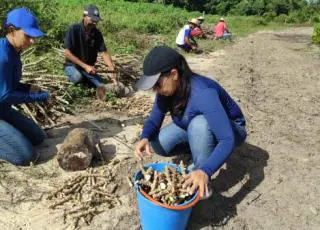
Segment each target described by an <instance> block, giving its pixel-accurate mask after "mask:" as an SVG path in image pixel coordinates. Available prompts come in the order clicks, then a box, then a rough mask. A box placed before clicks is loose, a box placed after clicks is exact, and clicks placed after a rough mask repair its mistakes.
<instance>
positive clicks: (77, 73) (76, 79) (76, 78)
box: [64, 65, 103, 87]
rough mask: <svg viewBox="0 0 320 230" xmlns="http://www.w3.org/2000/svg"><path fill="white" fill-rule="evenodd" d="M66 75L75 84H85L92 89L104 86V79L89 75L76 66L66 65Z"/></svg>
mask: <svg viewBox="0 0 320 230" xmlns="http://www.w3.org/2000/svg"><path fill="white" fill-rule="evenodd" d="M64 73H65V75H66V76H67V77H68V79H69V80H70V81H71V82H72V83H73V84H78V83H85V84H88V85H90V86H92V87H99V86H100V85H103V84H102V83H101V81H102V79H101V77H100V76H99V75H92V74H88V73H87V72H85V71H84V70H83V71H81V70H79V69H77V68H76V67H75V66H74V65H66V66H65V67H64Z"/></svg>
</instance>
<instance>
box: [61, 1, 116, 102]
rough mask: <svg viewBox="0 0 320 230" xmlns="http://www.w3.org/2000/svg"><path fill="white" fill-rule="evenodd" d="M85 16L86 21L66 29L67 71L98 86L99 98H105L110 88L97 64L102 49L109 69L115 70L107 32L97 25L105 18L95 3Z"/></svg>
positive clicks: (76, 80)
mask: <svg viewBox="0 0 320 230" xmlns="http://www.w3.org/2000/svg"><path fill="white" fill-rule="evenodd" d="M83 16H84V17H83V20H82V22H80V23H77V24H73V25H71V26H70V28H69V29H68V31H67V33H66V37H65V40H64V46H65V56H66V62H65V64H64V72H65V74H66V75H67V77H68V78H69V80H70V81H71V82H72V83H74V84H77V83H80V82H81V83H84V84H88V85H89V86H91V87H95V88H97V91H96V95H97V98H98V99H100V100H102V99H103V98H104V95H105V92H106V88H105V86H104V84H103V83H102V82H101V78H100V77H99V76H98V75H97V70H96V69H95V68H94V64H95V63H96V61H97V56H98V53H102V57H103V60H104V63H105V64H106V66H107V67H108V70H109V71H114V65H113V63H112V60H111V56H110V54H109V53H108V52H107V48H106V45H105V43H104V39H103V36H102V34H101V32H100V31H99V30H98V29H97V27H96V25H97V23H98V22H99V21H100V20H101V18H100V13H99V10H98V8H97V7H96V6H94V5H88V6H86V7H85V9H84V12H83ZM112 81H113V83H115V84H116V83H117V80H116V73H113V75H112Z"/></svg>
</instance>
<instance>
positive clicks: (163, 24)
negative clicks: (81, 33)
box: [54, 0, 284, 54]
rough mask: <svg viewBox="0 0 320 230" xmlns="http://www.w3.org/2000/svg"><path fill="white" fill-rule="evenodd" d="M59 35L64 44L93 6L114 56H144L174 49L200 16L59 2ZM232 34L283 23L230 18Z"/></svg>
mask: <svg viewBox="0 0 320 230" xmlns="http://www.w3.org/2000/svg"><path fill="white" fill-rule="evenodd" d="M57 2H58V3H59V7H58V10H57V19H56V20H57V22H56V25H59V27H57V31H55V32H54V34H55V35H56V36H57V35H58V36H57V37H59V38H60V40H62V38H63V35H64V31H65V30H66V29H67V27H68V26H69V25H70V24H71V23H74V22H79V21H81V19H82V13H83V8H84V6H85V5H87V4H89V3H92V4H95V5H97V6H98V7H99V9H100V14H101V17H102V19H103V20H102V21H101V22H100V23H99V25H98V27H99V29H100V30H101V31H102V33H103V34H104V36H105V41H106V43H107V46H108V49H109V50H110V52H111V53H112V54H115V53H132V52H139V51H142V52H145V51H146V50H148V49H150V48H151V47H153V46H154V45H156V44H161V43H165V44H167V45H170V46H172V47H174V46H175V38H176V36H177V33H178V31H179V29H180V28H181V27H182V26H183V25H184V24H185V23H186V22H187V20H188V19H190V18H193V17H198V16H200V15H201V13H200V12H187V11H186V10H183V9H180V8H175V7H173V6H164V5H161V4H152V3H134V2H124V1H121V0H120V1H105V0H91V1H85V0H80V1H79V0H57ZM219 17H220V16H219V15H206V16H205V24H206V26H208V25H210V27H211V29H213V28H214V25H215V23H217V21H218V19H219ZM225 20H226V22H227V23H228V25H229V27H230V29H231V31H232V32H233V34H236V36H246V35H248V34H249V33H252V32H255V31H258V30H271V29H276V28H281V27H284V25H283V24H282V23H276V22H271V23H268V24H267V25H265V21H264V19H263V18H261V17H254V16H252V17H245V16H227V17H225ZM202 43H203V45H204V47H206V49H215V48H216V47H217V46H216V44H215V43H216V41H209V42H208V41H200V42H199V44H200V46H201V45H202Z"/></svg>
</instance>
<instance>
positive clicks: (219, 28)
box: [213, 18, 231, 40]
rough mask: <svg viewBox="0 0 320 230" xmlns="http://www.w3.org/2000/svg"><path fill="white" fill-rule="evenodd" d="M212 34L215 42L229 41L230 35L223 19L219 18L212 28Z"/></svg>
mask: <svg viewBox="0 0 320 230" xmlns="http://www.w3.org/2000/svg"><path fill="white" fill-rule="evenodd" d="M213 33H214V38H215V39H216V40H218V39H222V40H226V39H230V36H231V33H230V31H229V29H228V26H227V24H226V23H225V21H224V18H220V20H219V23H218V24H217V25H216V27H215V28H214V31H213Z"/></svg>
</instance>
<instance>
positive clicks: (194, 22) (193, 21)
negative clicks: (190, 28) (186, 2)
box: [189, 18, 199, 26]
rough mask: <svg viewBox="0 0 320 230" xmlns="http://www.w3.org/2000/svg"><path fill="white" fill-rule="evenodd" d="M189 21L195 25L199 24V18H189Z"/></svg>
mask: <svg viewBox="0 0 320 230" xmlns="http://www.w3.org/2000/svg"><path fill="white" fill-rule="evenodd" d="M189 23H192V24H194V25H196V26H199V20H198V19H196V18H192V19H191V20H189Z"/></svg>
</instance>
